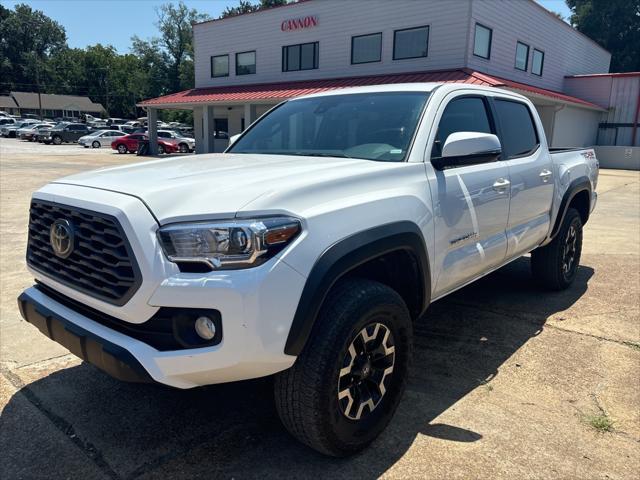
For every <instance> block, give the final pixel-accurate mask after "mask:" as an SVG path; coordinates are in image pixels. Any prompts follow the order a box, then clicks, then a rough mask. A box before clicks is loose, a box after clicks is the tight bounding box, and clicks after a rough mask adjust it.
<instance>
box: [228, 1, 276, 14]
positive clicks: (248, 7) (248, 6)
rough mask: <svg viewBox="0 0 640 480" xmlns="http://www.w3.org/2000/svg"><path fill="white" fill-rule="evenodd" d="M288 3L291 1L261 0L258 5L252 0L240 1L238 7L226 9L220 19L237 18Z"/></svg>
mask: <svg viewBox="0 0 640 480" xmlns="http://www.w3.org/2000/svg"><path fill="white" fill-rule="evenodd" d="M287 3H289V0H260V1H259V2H258V3H253V2H251V1H250V0H239V2H238V6H237V7H226V8H225V9H224V11H223V12H222V14H221V15H220V18H226V17H235V16H236V15H242V14H243V13H251V12H257V11H258V10H262V9H264V8H273V7H279V6H280V5H286V4H287Z"/></svg>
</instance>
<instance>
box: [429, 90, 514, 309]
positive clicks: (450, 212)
mask: <svg viewBox="0 0 640 480" xmlns="http://www.w3.org/2000/svg"><path fill="white" fill-rule="evenodd" d="M436 121H437V122H438V127H437V133H436V137H435V140H434V142H433V146H432V148H431V158H434V157H438V156H439V155H440V151H441V148H442V146H443V145H444V142H445V141H446V139H447V137H448V136H449V135H451V134H452V133H455V132H482V133H493V134H496V133H497V129H496V125H495V121H494V119H493V114H492V112H491V109H490V102H489V100H488V99H487V98H486V97H485V96H483V95H481V94H478V93H477V92H474V93H473V94H466V93H462V94H460V93H456V94H453V95H451V96H449V97H447V99H445V101H444V102H443V105H441V106H440V108H439V110H438V113H437V114H436ZM430 183H431V192H432V196H433V203H434V206H435V208H434V211H435V219H434V220H435V256H436V268H437V270H438V273H436V275H437V280H436V288H435V290H434V297H437V296H440V295H443V294H444V293H447V292H448V291H450V290H452V289H454V288H456V287H458V286H460V285H463V284H464V283H467V282H468V281H470V280H472V279H473V278H475V277H477V276H478V275H480V274H481V273H483V272H484V271H486V270H489V269H491V268H492V267H496V266H498V265H499V264H500V263H501V262H502V261H503V260H504V258H505V254H506V233H505V230H506V226H507V218H508V216H509V172H508V169H507V166H506V164H505V163H504V162H501V161H495V162H491V163H481V164H477V165H466V166H460V167H455V168H448V169H446V170H441V171H440V170H435V178H431V177H430ZM434 273H435V272H434Z"/></svg>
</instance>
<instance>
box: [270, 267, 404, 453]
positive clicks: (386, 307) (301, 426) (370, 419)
mask: <svg viewBox="0 0 640 480" xmlns="http://www.w3.org/2000/svg"><path fill="white" fill-rule="evenodd" d="M363 329H364V330H363ZM363 332H366V335H367V337H369V338H368V340H367V339H366V337H364V336H363ZM387 332H388V335H389V336H388V337H387V336H386V335H387ZM411 338H412V324H411V318H410V316H409V311H408V309H407V306H406V305H405V303H404V301H403V300H402V298H401V297H400V295H398V294H397V293H396V292H395V291H394V290H392V289H390V288H389V287H387V286H385V285H383V284H381V283H378V282H373V281H369V280H363V279H347V280H344V281H340V282H339V283H337V284H336V285H335V286H334V288H332V290H331V292H330V293H329V294H328V295H327V298H326V299H325V301H324V303H323V305H322V308H321V310H320V313H319V314H318V318H317V319H316V323H315V325H314V327H313V330H312V333H311V336H310V337H309V340H308V341H307V344H306V345H305V347H304V349H303V351H302V353H301V354H300V356H299V357H298V358H297V360H296V362H295V364H294V365H293V366H292V367H291V368H290V369H288V370H285V371H284V372H281V373H279V374H277V375H276V377H275V381H274V393H275V401H276V407H277V410H278V413H279V415H280V418H281V420H282V423H283V424H284V426H285V427H286V428H287V430H288V431H289V432H290V433H291V434H292V435H293V436H294V437H295V438H297V439H298V440H300V441H301V442H302V443H304V444H306V445H308V446H309V447H311V448H313V449H314V450H317V451H318V452H320V453H323V454H325V455H330V456H335V457H344V456H348V455H351V454H354V453H356V452H358V451H360V450H362V449H363V448H365V447H366V446H368V445H369V444H370V443H371V442H372V441H373V440H374V439H375V438H376V437H377V436H378V435H379V434H380V433H381V432H382V431H383V430H384V429H385V427H386V426H387V424H388V423H389V421H390V420H391V418H392V417H393V414H394V413H395V411H396V408H397V407H398V403H399V402H400V398H401V397H402V394H403V392H404V389H405V386H406V381H407V375H408V367H409V359H410V357H411ZM363 340H364V345H369V346H371V345H376V344H378V347H377V348H376V349H374V351H373V353H374V356H376V357H378V358H377V359H376V360H375V361H374V362H372V363H369V362H368V360H365V361H364V362H365V363H362V362H361V361H360V360H362V359H364V358H366V357H359V356H358V355H353V354H352V353H351V352H352V351H354V353H356V352H357V346H360V345H363V342H362V341H363ZM389 340H390V341H389ZM378 342H380V343H378ZM383 345H384V346H385V347H387V348H384V347H383ZM352 346H353V347H354V348H355V350H352ZM391 346H393V347H394V352H393V353H391V352H390V351H389V349H390V347H391ZM383 348H384V350H382V349H383ZM354 360H356V361H354ZM390 362H391V363H390ZM356 364H358V365H360V366H361V368H357V367H356ZM390 365H391V366H392V367H393V369H392V371H391V372H388V369H389V366H390ZM367 366H368V367H367ZM365 368H367V370H366V371H368V372H369V373H368V374H367V373H365V372H366V371H365ZM345 369H349V371H346V370H345ZM341 373H342V375H341ZM379 379H381V380H382V382H381V383H382V384H384V386H385V390H386V391H384V392H382V390H380V389H378V387H376V386H375V385H376V384H377V383H378V380H379ZM354 380H355V381H354ZM358 382H360V383H358ZM349 385H352V387H351V388H349ZM362 387H364V388H365V390H364V391H369V392H377V395H378V396H379V395H380V393H382V395H381V397H379V399H378V400H376V403H375V404H373V403H372V405H373V410H372V409H371V406H370V405H368V404H367V403H366V402H359V401H358V400H357V398H358V395H357V393H358V391H360V392H362V391H363V390H360V389H361V388H362ZM339 392H341V393H339ZM345 392H347V393H348V394H345ZM339 395H340V396H341V398H340V399H339ZM369 398H370V399H372V398H373V397H372V396H371V395H369ZM372 402H373V399H372Z"/></svg>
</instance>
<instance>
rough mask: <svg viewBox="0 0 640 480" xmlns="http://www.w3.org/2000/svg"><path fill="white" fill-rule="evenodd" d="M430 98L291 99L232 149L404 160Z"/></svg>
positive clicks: (380, 95)
mask: <svg viewBox="0 0 640 480" xmlns="http://www.w3.org/2000/svg"><path fill="white" fill-rule="evenodd" d="M428 97H429V94H428V93H427V92H379V93H359V94H347V95H331V96H322V97H313V98H304V99H300V100H292V101H288V102H286V103H284V104H282V105H281V106H279V107H278V108H276V109H275V110H273V111H271V112H270V113H269V114H268V115H266V116H265V117H263V118H262V119H260V121H259V122H258V123H256V124H255V125H253V126H252V127H251V129H250V130H249V131H247V132H246V133H245V134H244V135H243V136H242V137H241V138H240V139H238V141H237V142H236V143H234V144H233V145H232V146H231V148H230V149H229V152H232V153H262V154H272V155H309V156H319V157H324V156H327V157H329V156H331V157H349V158H362V159H366V160H379V161H387V162H401V161H403V160H404V159H405V157H406V155H407V151H408V149H409V147H410V145H411V140H412V138H413V134H414V132H415V130H416V127H417V125H418V120H419V119H420V114H421V113H422V109H423V107H424V105H425V103H426V101H427V98H428Z"/></svg>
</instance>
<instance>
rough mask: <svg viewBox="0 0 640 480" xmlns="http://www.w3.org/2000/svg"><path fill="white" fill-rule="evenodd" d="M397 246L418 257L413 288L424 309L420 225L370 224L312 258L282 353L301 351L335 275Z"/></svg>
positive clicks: (426, 282) (426, 284) (426, 291)
mask: <svg viewBox="0 0 640 480" xmlns="http://www.w3.org/2000/svg"><path fill="white" fill-rule="evenodd" d="M397 250H407V251H409V252H410V253H412V254H413V255H415V258H416V259H417V260H418V268H419V269H420V278H421V283H422V285H420V286H417V288H422V290H423V294H422V299H423V301H422V309H421V312H424V311H425V310H426V308H427V307H428V306H429V303H430V301H431V273H430V268H429V257H428V255H427V249H426V245H425V242H424V237H423V236H422V232H421V231H420V228H419V227H418V226H417V225H416V224H415V223H413V222H410V221H401V222H394V223H388V224H385V225H381V226H378V227H374V228H371V229H368V230H364V231H362V232H358V233H355V234H353V235H350V236H348V237H346V238H344V239H342V240H339V241H338V242H336V243H334V244H333V245H331V246H330V247H329V248H327V249H326V250H325V251H324V252H323V253H322V254H321V255H320V257H319V258H318V259H317V260H316V263H315V264H314V266H313V268H312V269H311V273H310V274H309V276H308V278H307V281H306V283H305V286H304V288H303V290H302V295H301V296H300V301H299V302H298V308H297V310H296V313H295V315H294V317H293V322H292V324H291V328H290V329H289V335H288V336H287V342H286V344H285V347H284V353H286V354H287V355H295V356H297V355H299V354H300V353H301V352H302V349H303V348H304V346H305V344H306V343H307V340H308V338H309V336H310V335H311V331H312V329H313V325H314V323H315V320H316V317H317V315H318V312H319V311H320V308H321V306H322V303H323V302H324V299H325V298H326V296H327V293H329V290H330V289H331V287H333V285H334V284H335V283H336V281H337V280H338V279H339V278H341V277H342V276H344V275H345V274H346V273H348V272H349V271H351V270H353V269H354V268H356V267H358V266H360V265H362V264H364V263H365V262H367V261H369V260H372V259H374V258H376V257H379V256H381V255H384V254H386V253H390V252H393V251H397Z"/></svg>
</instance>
